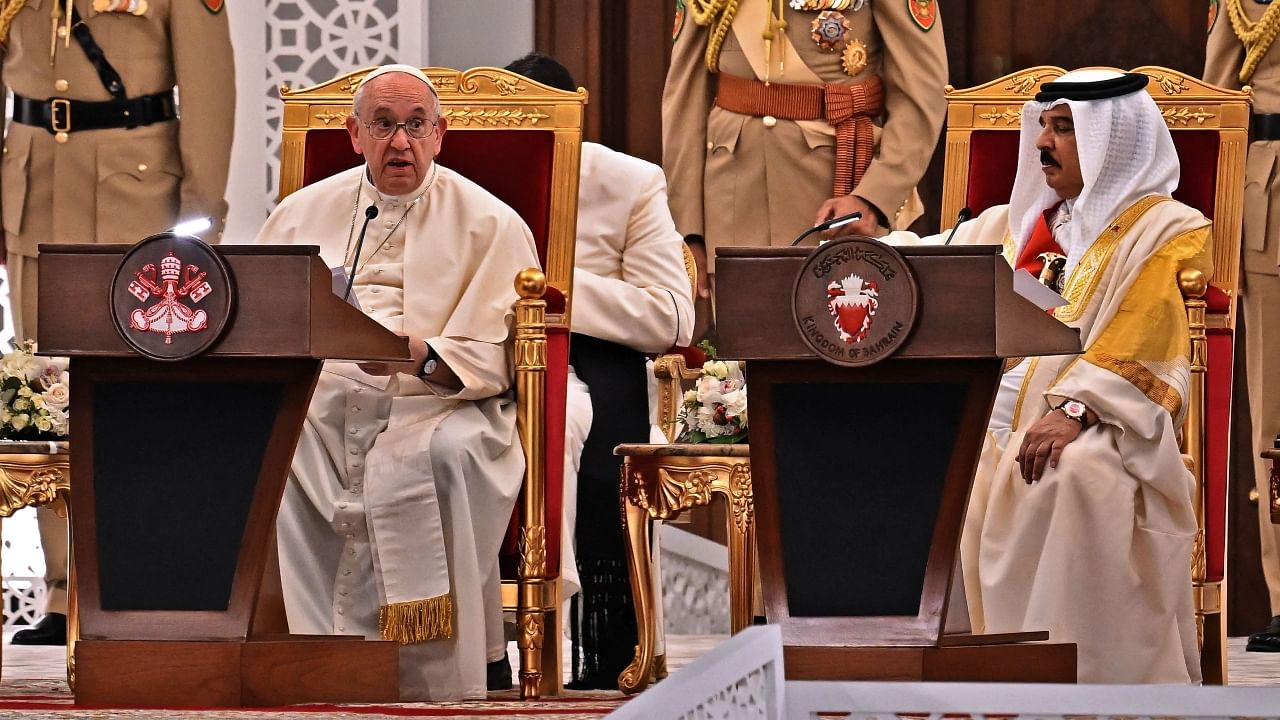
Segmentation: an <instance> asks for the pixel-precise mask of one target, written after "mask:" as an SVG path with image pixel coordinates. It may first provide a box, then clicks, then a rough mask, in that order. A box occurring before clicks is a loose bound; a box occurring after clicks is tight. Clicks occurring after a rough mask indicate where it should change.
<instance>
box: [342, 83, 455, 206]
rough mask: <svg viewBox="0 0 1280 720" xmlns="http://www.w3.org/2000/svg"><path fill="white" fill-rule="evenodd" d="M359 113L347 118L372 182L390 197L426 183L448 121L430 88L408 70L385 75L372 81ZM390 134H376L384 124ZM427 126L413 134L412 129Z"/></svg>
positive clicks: (358, 151)
mask: <svg viewBox="0 0 1280 720" xmlns="http://www.w3.org/2000/svg"><path fill="white" fill-rule="evenodd" d="M355 110H356V115H353V116H350V117H348V118H347V132H348V133H349V134H350V135H351V146H352V147H353V148H355V151H356V152H357V153H360V154H361V155H363V156H364V159H365V162H367V163H368V164H369V174H370V176H371V178H372V179H373V184H374V186H375V187H377V188H378V189H379V190H381V191H382V192H384V193H386V194H388V195H405V194H408V193H411V192H413V191H414V190H415V189H417V188H418V186H419V185H421V184H422V181H423V180H424V179H425V178H426V177H427V172H428V171H430V170H431V163H432V162H433V161H434V160H435V156H436V155H437V154H439V152H440V144H441V140H442V139H443V138H444V131H445V120H444V118H441V117H436V112H435V101H434V98H433V97H432V95H431V90H430V88H428V87H427V86H426V85H425V84H424V83H423V82H422V81H421V80H419V79H418V78H416V77H414V76H412V75H409V74H406V73H398V72H393V73H387V74H386V75H381V76H379V77H376V78H374V79H372V80H370V81H369V82H368V83H367V84H366V85H365V86H364V89H363V92H362V93H361V95H360V103H359V107H356V108H355ZM388 126H394V127H392V128H391V136H390V137H387V138H381V139H380V138H378V137H375V135H378V134H382V133H380V132H379V128H380V127H381V128H382V129H383V130H384V131H385V129H386V128H387V127H388ZM411 127H412V128H417V129H418V130H419V131H423V130H425V133H424V135H425V136H424V137H421V138H418V137H413V135H412V134H411V133H410V132H409V128H411Z"/></svg>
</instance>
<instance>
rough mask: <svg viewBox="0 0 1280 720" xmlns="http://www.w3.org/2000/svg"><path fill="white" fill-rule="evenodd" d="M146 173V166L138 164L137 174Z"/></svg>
mask: <svg viewBox="0 0 1280 720" xmlns="http://www.w3.org/2000/svg"><path fill="white" fill-rule="evenodd" d="M146 171H147V164H146V163H138V172H146Z"/></svg>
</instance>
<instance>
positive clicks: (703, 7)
mask: <svg viewBox="0 0 1280 720" xmlns="http://www.w3.org/2000/svg"><path fill="white" fill-rule="evenodd" d="M689 12H690V13H691V14H692V15H693V21H694V22H696V23H698V24H699V25H702V26H703V27H706V26H708V25H710V24H711V23H713V22H714V23H715V27H714V28H712V30H711V37H709V38H707V70H710V71H711V72H713V73H718V72H720V47H721V46H722V45H724V38H725V35H728V34H729V26H730V25H732V24H733V16H734V15H736V14H737V12H738V0H689Z"/></svg>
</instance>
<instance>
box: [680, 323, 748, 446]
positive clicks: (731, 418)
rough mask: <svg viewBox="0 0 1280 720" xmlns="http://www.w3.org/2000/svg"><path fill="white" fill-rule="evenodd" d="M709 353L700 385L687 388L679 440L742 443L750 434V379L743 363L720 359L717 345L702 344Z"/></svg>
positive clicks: (700, 345) (681, 410) (699, 380)
mask: <svg viewBox="0 0 1280 720" xmlns="http://www.w3.org/2000/svg"><path fill="white" fill-rule="evenodd" d="M699 347H701V348H702V349H703V350H704V351H706V353H707V361H706V362H704V363H703V364H702V375H701V376H699V377H698V381H697V385H696V386H695V387H694V388H693V389H691V390H688V391H686V392H685V394H684V403H683V404H682V405H681V407H680V413H679V415H678V419H679V420H680V422H681V423H682V424H683V425H684V431H683V432H681V433H680V437H678V438H676V442H681V443H723V444H730V443H739V442H742V441H743V440H745V439H746V437H747V383H746V380H745V379H744V378H743V375H742V363H739V362H736V361H732V360H731V361H729V362H725V361H723V360H717V359H716V353H715V348H714V347H712V346H711V345H710V344H709V343H707V342H706V341H703V342H702V343H701V344H699Z"/></svg>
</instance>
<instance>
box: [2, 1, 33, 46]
mask: <svg viewBox="0 0 1280 720" xmlns="http://www.w3.org/2000/svg"><path fill="white" fill-rule="evenodd" d="M26 4H27V0H4V6H3V7H0V44H4V43H7V42H9V26H10V25H12V24H13V19H14V18H16V17H17V16H18V13H20V12H22V6H23V5H26Z"/></svg>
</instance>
